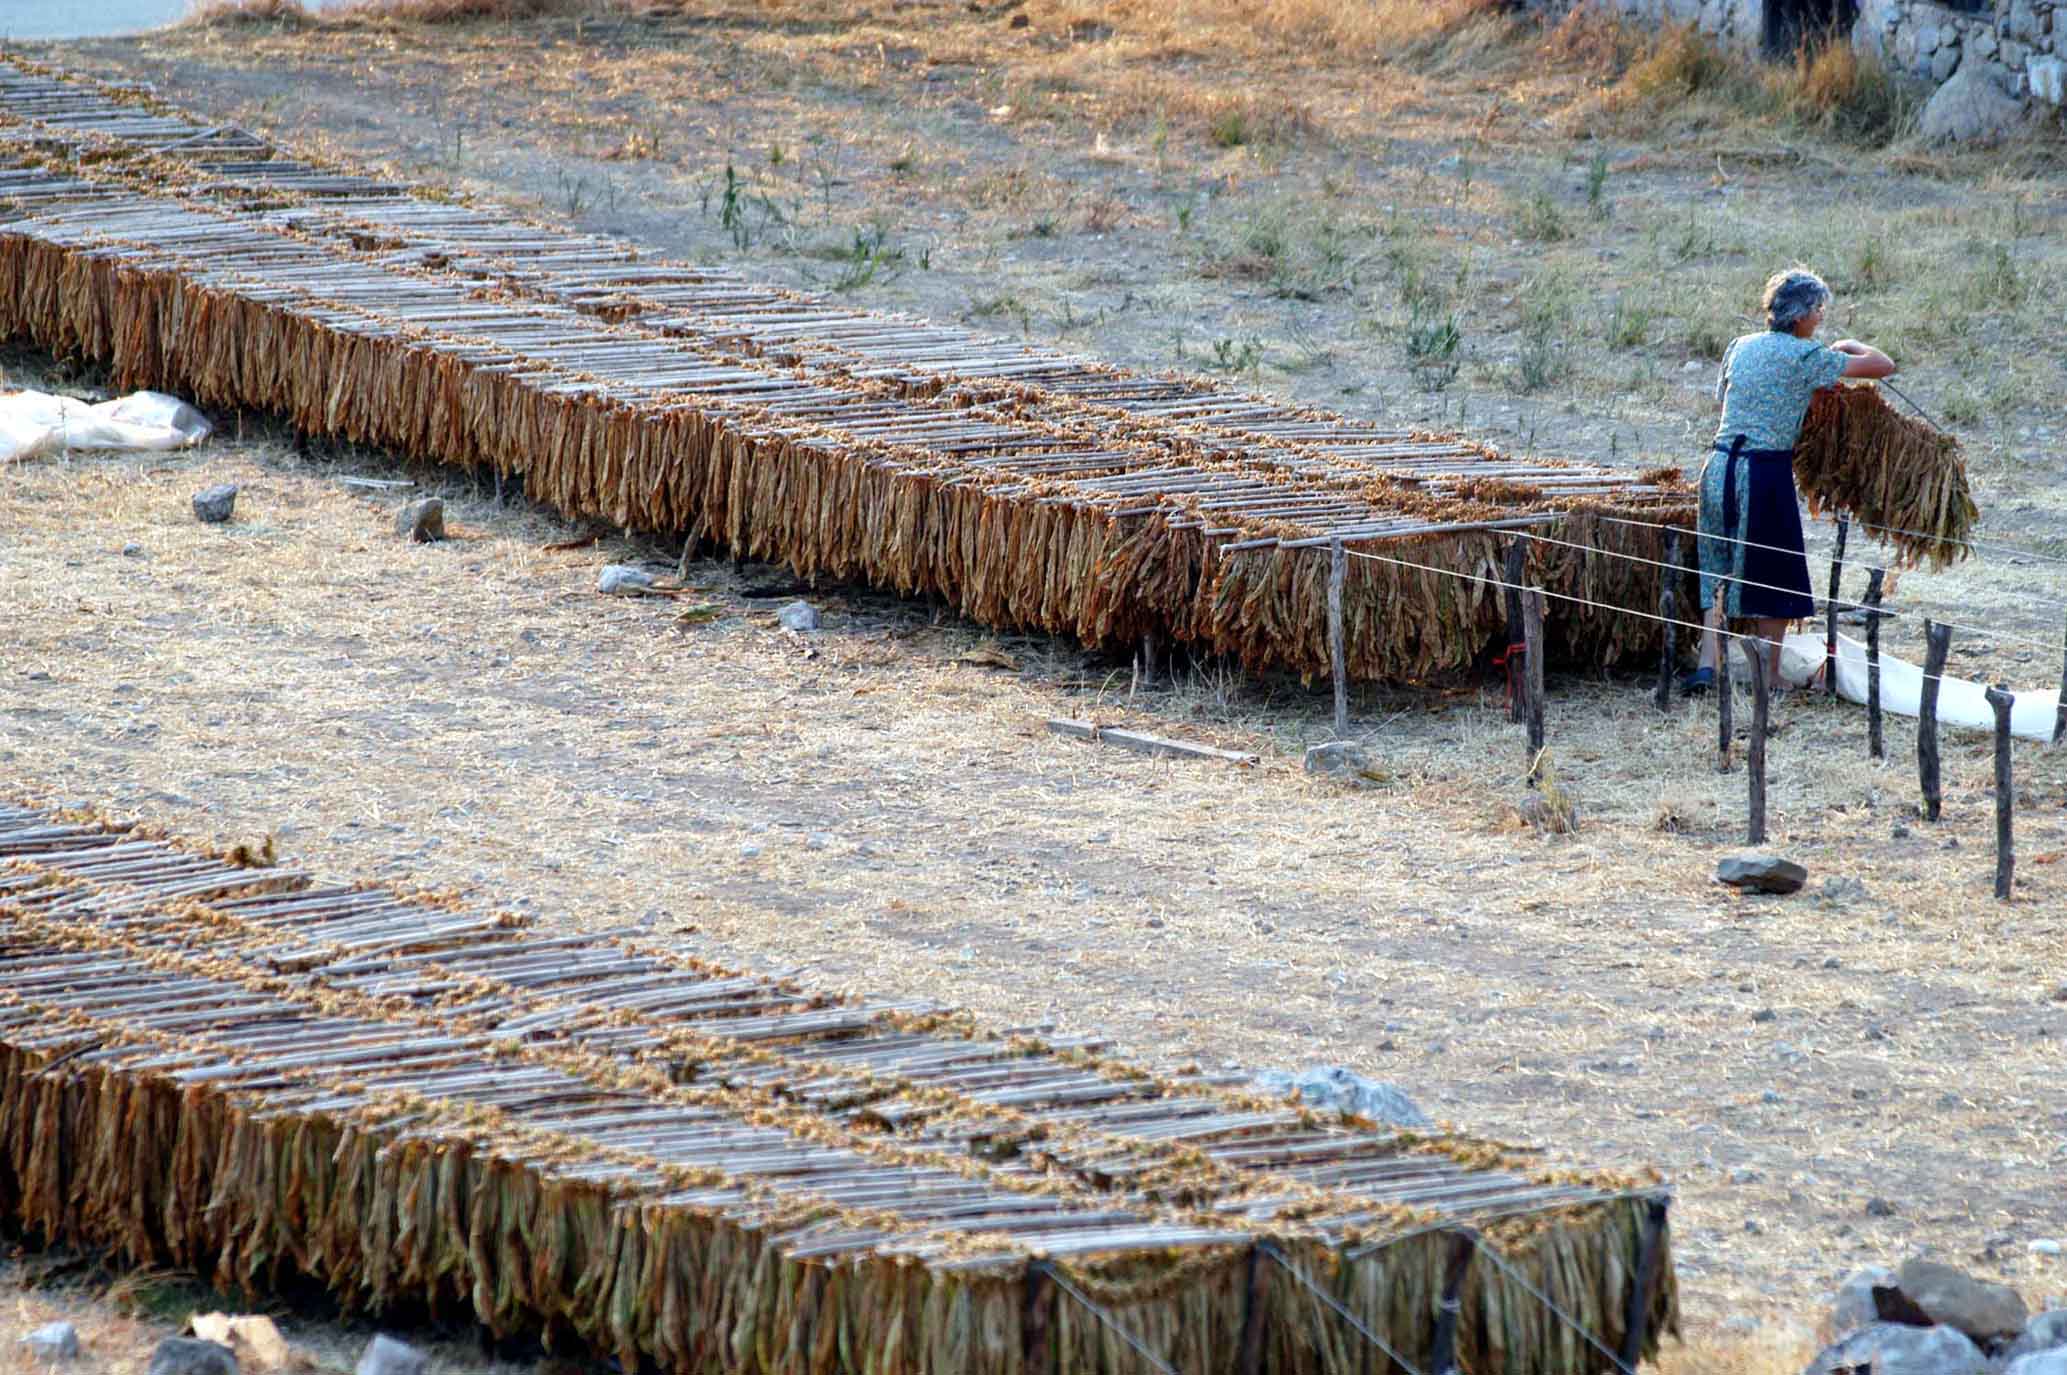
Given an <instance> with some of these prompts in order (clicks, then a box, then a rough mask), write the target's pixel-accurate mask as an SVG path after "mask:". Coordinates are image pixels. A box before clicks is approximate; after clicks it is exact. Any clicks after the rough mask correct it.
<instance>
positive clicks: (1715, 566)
mask: <svg viewBox="0 0 2067 1375" xmlns="http://www.w3.org/2000/svg"><path fill="white" fill-rule="evenodd" d="M1701 534H1702V535H1704V536H1707V535H1719V536H1722V537H1723V538H1720V539H1702V540H1701V541H1700V549H1701V605H1702V607H1703V608H1704V609H1706V608H1708V607H1712V606H1714V605H1715V601H1716V598H1717V597H1718V596H1720V597H1721V598H1722V601H1723V614H1724V615H1726V616H1741V617H1745V618H1747V619H1756V620H1773V621H1781V620H1785V621H1803V620H1808V619H1809V618H1810V617H1812V616H1814V615H1815V614H1816V598H1815V594H1814V593H1812V592H1811V591H1810V590H1809V560H1808V556H1807V555H1806V554H1805V553H1803V551H1802V537H1801V504H1800V502H1799V501H1798V500H1797V498H1796V497H1795V494H1794V451H1793V450H1792V449H1747V448H1745V447H1744V437H1743V436H1742V435H1739V436H1737V439H1736V441H1735V443H1733V444H1728V445H1725V444H1723V443H1722V442H1721V441H1720V440H1718V441H1717V442H1716V445H1715V452H1714V453H1712V454H1710V455H1709V456H1708V461H1707V462H1706V463H1705V464H1703V465H1702V467H1701Z"/></svg>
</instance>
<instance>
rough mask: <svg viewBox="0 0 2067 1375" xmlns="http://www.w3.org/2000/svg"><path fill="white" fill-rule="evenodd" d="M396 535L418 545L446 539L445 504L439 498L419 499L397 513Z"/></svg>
mask: <svg viewBox="0 0 2067 1375" xmlns="http://www.w3.org/2000/svg"><path fill="white" fill-rule="evenodd" d="M395 533H396V534H398V535H400V536H401V537H402V538H403V539H408V540H415V541H416V542H417V543H418V544H429V543H431V542H432V541H434V540H441V539H444V538H445V503H444V502H443V501H442V500H441V499H439V498H437V497H418V498H417V499H416V500H415V501H412V502H410V503H409V504H408V505H407V506H404V507H403V508H402V509H401V510H399V511H397V512H395Z"/></svg>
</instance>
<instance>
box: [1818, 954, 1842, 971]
mask: <svg viewBox="0 0 2067 1375" xmlns="http://www.w3.org/2000/svg"><path fill="white" fill-rule="evenodd" d="M1823 967H1824V968H1825V969H1842V968H1844V962H1843V961H1842V960H1840V959H1838V957H1837V956H1835V955H1832V956H1831V957H1830V958H1828V959H1826V960H1824V961H1823Z"/></svg>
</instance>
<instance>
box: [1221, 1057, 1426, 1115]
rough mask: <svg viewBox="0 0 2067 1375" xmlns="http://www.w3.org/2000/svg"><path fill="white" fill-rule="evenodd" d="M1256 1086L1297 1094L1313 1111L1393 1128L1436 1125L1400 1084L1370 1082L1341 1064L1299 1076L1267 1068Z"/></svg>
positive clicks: (1271, 1091)
mask: <svg viewBox="0 0 2067 1375" xmlns="http://www.w3.org/2000/svg"><path fill="white" fill-rule="evenodd" d="M1255 1087H1256V1088H1257V1089H1259V1090H1260V1091H1262V1092H1264V1093H1267V1094H1272V1095H1274V1096H1279V1097H1290V1096H1292V1095H1293V1094H1295V1093H1296V1094H1297V1095H1298V1096H1299V1101H1300V1102H1301V1103H1302V1104H1304V1105H1305V1106H1307V1107H1309V1108H1319V1109H1320V1110H1321V1111H1323V1112H1327V1111H1331V1110H1332V1111H1335V1112H1345V1113H1352V1114H1354V1115H1356V1116H1358V1117H1368V1118H1370V1119H1371V1120H1372V1121H1373V1122H1383V1123H1384V1124H1386V1125H1387V1126H1390V1127H1409V1128H1414V1129H1417V1130H1421V1129H1426V1128H1429V1127H1433V1126H1434V1125H1435V1123H1434V1122H1432V1121H1430V1120H1429V1117H1428V1114H1427V1113H1425V1112H1423V1111H1421V1109H1419V1108H1417V1107H1415V1106H1414V1100H1413V1099H1411V1098H1409V1097H1407V1095H1406V1093H1405V1091H1404V1090H1402V1089H1401V1088H1400V1087H1399V1086H1398V1085H1396V1084H1383V1083H1380V1082H1378V1081H1377V1080H1375V1079H1366V1078H1364V1076H1363V1075H1361V1074H1358V1073H1356V1072H1355V1071H1354V1070H1350V1069H1346V1068H1344V1067H1343V1066H1341V1065H1315V1066H1314V1067H1313V1068H1311V1069H1308V1070H1304V1071H1302V1072H1301V1073H1299V1074H1297V1075H1293V1074H1287V1073H1286V1072H1285V1071H1283V1070H1277V1069H1267V1070H1264V1071H1263V1072H1262V1073H1260V1074H1258V1075H1257V1076H1256V1080H1255Z"/></svg>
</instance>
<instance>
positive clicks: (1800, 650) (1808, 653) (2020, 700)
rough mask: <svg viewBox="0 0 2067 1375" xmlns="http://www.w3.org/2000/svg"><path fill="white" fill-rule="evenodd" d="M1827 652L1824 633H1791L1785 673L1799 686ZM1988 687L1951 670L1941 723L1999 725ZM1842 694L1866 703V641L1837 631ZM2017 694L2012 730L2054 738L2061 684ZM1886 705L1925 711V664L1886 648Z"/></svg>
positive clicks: (1908, 712)
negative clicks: (1898, 656) (1921, 666)
mask: <svg viewBox="0 0 2067 1375" xmlns="http://www.w3.org/2000/svg"><path fill="white" fill-rule="evenodd" d="M1823 655H1824V649H1823V637H1822V636H1821V635H1789V636H1788V637H1787V638H1786V639H1785V640H1784V641H1782V642H1781V645H1780V676H1781V677H1782V678H1784V679H1786V680H1787V681H1788V682H1790V683H1792V684H1794V685H1795V686H1796V687H1799V686H1801V685H1802V684H1804V683H1806V682H1808V681H1809V680H1810V679H1811V678H1814V677H1815V676H1816V672H1817V670H1819V669H1821V668H1822V667H1823ZM1987 693H1988V688H1987V685H1986V684H1984V683H1975V682H1970V681H1969V680H1967V679H1965V678H1954V677H1952V676H1951V675H1950V674H1947V675H1946V676H1945V677H1944V679H1942V680H1941V681H1940V682H1939V684H1938V724H1939V725H1941V726H1971V727H1972V728H1973V729H1975V730H1986V731H1992V730H1994V729H1995V708H1993V707H1991V706H1989V705H1988V696H1987ZM1837 695H1838V696H1840V697H1842V698H1844V699H1845V700H1846V701H1848V702H1858V703H1860V704H1861V705H1864V704H1865V701H1866V646H1865V644H1864V643H1863V642H1862V641H1859V640H1855V639H1853V638H1852V637H1851V636H1849V635H1840V636H1838V637H1837ZM2016 698H2017V700H2016V704H2015V705H2014V706H2012V707H2011V708H2010V734H2012V735H2020V736H2023V737H2024V738H2025V739H2027V740H2050V739H2052V738H2053V713H2054V712H2055V711H2057V710H2058V709H2059V705H2060V692H2059V689H2057V688H2052V689H2049V690H2047V691H2044V692H2038V691H2031V692H2019V693H2017V694H2016ZM1880 709H1881V710H1882V711H1885V712H1890V713H1892V714H1894V715H1896V716H1916V715H1919V714H1921V713H1922V711H1923V670H1922V669H1921V668H1919V667H1918V666H1917V665H1915V664H1912V663H1910V662H1909V661H1908V660H1906V659H1897V658H1895V657H1894V656H1893V655H1891V654H1889V653H1888V652H1887V651H1886V650H1885V649H1883V650H1882V651H1881V654H1880Z"/></svg>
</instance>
